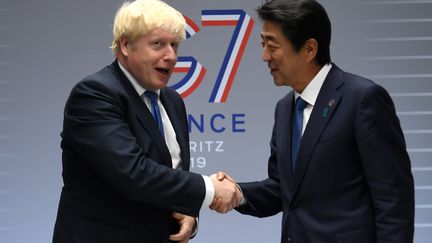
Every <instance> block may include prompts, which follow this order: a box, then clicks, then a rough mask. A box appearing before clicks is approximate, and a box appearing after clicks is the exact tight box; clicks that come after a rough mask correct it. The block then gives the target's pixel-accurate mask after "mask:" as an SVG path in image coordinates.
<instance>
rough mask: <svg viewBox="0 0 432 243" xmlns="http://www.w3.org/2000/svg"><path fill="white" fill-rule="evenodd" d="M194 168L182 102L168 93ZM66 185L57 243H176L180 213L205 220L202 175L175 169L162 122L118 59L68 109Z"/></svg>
mask: <svg viewBox="0 0 432 243" xmlns="http://www.w3.org/2000/svg"><path fill="white" fill-rule="evenodd" d="M160 97H161V102H162V103H163V105H164V107H165V109H166V111H167V113H168V116H169V118H170V120H171V123H172V125H173V127H174V130H175V133H176V137H177V142H178V143H179V145H180V149H181V159H182V162H183V170H188V169H189V163H190V154H189V153H190V152H189V134H188V126H187V120H186V110H185V106H184V103H183V100H182V98H181V97H180V96H179V95H178V94H177V93H176V92H175V91H173V90H171V89H169V88H164V89H162V90H161V92H160ZM61 135H62V142H61V147H62V149H63V181H64V187H63V190H62V193H61V198H60V203H59V208H58V215H57V220H56V224H55V229H54V237H53V242H55V243H68V242H70V243H72V242H77V243H96V242H103V243H109V242H116V243H118V242H127V243H135V242H136V243H138V242H139V243H143V242H152V243H153V242H154V243H159V242H168V236H169V234H170V233H173V232H175V231H176V230H177V227H178V225H177V223H176V222H175V221H174V220H173V218H172V216H171V214H172V212H174V211H175V212H179V213H183V214H187V215H191V216H197V215H198V212H199V210H200V207H201V205H202V202H203V199H204V196H205V185H204V181H203V179H202V177H201V175H198V174H194V173H188V172H185V171H183V170H173V169H172V162H171V161H172V160H171V156H170V153H169V150H168V148H167V146H166V144H165V141H164V139H163V137H162V136H161V134H160V132H159V129H158V127H157V124H156V122H155V120H154V119H153V117H152V115H151V113H150V111H149V110H148V108H147V107H146V105H145V103H144V102H143V101H142V100H141V98H140V97H139V95H138V94H137V92H136V90H135V89H134V88H133V86H132V85H131V83H130V81H129V80H128V79H127V78H126V77H125V75H124V74H123V73H122V71H121V70H120V68H119V66H118V63H117V61H115V62H114V63H112V64H111V65H109V66H107V67H106V68H104V69H102V70H101V71H99V72H97V73H95V74H93V75H91V76H89V77H87V78H85V79H84V80H82V81H81V82H79V83H78V84H77V85H76V86H75V87H74V88H73V90H72V92H71V94H70V97H69V99H68V101H67V103H66V108H65V111H64V124H63V132H62V134H61Z"/></svg>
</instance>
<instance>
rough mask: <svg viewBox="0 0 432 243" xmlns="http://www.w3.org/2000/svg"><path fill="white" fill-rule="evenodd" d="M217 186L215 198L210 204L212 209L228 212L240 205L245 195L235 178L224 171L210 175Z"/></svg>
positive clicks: (215, 186)
mask: <svg viewBox="0 0 432 243" xmlns="http://www.w3.org/2000/svg"><path fill="white" fill-rule="evenodd" d="M210 178H211V179H212V182H213V185H214V188H215V198H214V200H213V202H212V204H211V205H210V206H209V208H210V209H211V210H215V211H216V212H219V213H227V212H229V211H231V210H232V209H233V208H235V207H237V206H239V205H240V203H241V201H242V199H243V195H242V193H241V190H240V189H239V187H238V185H237V183H236V182H235V180H234V179H233V178H231V177H230V176H229V175H228V174H226V173H224V172H218V173H216V174H213V175H211V176H210Z"/></svg>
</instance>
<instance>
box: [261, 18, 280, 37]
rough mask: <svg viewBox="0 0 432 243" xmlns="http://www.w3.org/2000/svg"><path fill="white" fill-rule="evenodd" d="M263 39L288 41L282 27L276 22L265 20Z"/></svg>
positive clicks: (262, 32)
mask: <svg viewBox="0 0 432 243" xmlns="http://www.w3.org/2000/svg"><path fill="white" fill-rule="evenodd" d="M261 38H262V39H264V40H282V39H286V38H285V36H284V35H283V33H282V26H281V25H280V24H278V23H276V22H272V21H268V20H264V21H263V28H262V31H261Z"/></svg>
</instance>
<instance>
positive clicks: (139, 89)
mask: <svg viewBox="0 0 432 243" xmlns="http://www.w3.org/2000/svg"><path fill="white" fill-rule="evenodd" d="M117 62H118V64H119V67H120V69H121V70H122V72H123V73H124V75H125V76H126V78H127V79H128V80H129V82H131V84H132V86H133V87H134V89H135V90H136V92H137V93H138V95H139V96H140V97H141V96H142V95H143V94H144V92H146V89H144V87H142V86H141V85H140V84H139V83H138V81H137V80H136V79H135V78H134V77H133V76H132V74H131V73H130V72H129V71H128V70H127V69H126V68H125V67H124V66H123V65H122V64H121V62H120V61H119V60H117ZM155 92H156V94H158V96H159V95H160V89H158V90H156V91H155Z"/></svg>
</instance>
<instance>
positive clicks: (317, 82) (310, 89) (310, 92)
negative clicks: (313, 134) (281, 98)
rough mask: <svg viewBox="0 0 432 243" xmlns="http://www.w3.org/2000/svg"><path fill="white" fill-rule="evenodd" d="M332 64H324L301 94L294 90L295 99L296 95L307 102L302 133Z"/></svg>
mask: <svg viewBox="0 0 432 243" xmlns="http://www.w3.org/2000/svg"><path fill="white" fill-rule="evenodd" d="M331 67H332V65H331V64H326V65H324V66H323V67H322V68H321V70H320V71H319V72H318V73H317V74H316V75H315V77H314V78H313V79H312V81H310V83H309V84H308V85H307V86H306V88H305V89H304V90H303V92H302V93H301V94H299V93H297V92H295V91H294V95H295V99H297V97H299V96H300V97H301V98H302V99H303V100H304V101H306V102H307V103H308V105H307V106H306V108H304V110H303V128H302V135H303V133H304V131H305V128H306V125H307V123H308V121H309V118H310V115H311V114H312V110H313V107H314V105H315V102H316V99H317V97H318V94H319V92H320V90H321V87H322V85H323V83H324V80H325V79H326V77H327V75H328V73H329V72H330V69H331Z"/></svg>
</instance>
